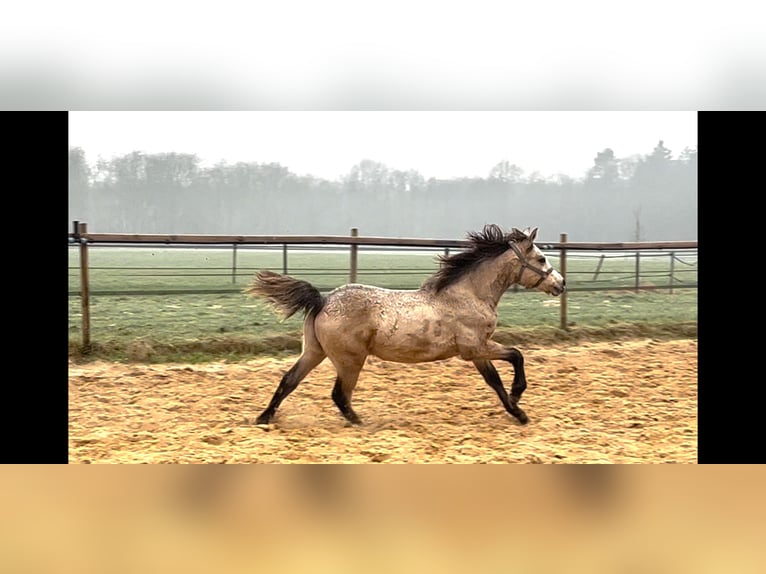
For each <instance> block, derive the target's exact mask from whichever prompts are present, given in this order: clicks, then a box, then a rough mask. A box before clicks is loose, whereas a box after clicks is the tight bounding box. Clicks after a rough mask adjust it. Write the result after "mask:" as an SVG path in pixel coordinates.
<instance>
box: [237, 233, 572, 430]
mask: <svg viewBox="0 0 766 574" xmlns="http://www.w3.org/2000/svg"><path fill="white" fill-rule="evenodd" d="M536 236H537V228H535V229H532V230H531V231H530V230H529V229H527V230H526V231H520V230H518V229H516V228H514V229H513V230H512V231H511V233H507V234H506V233H504V232H503V231H502V229H501V228H500V227H498V226H497V225H493V224H490V225H485V226H484V229H483V230H482V231H480V232H471V233H469V234H468V240H469V242H470V246H469V248H468V249H466V250H465V251H462V252H459V253H456V254H454V255H451V256H448V257H441V258H440V260H441V265H440V268H439V270H438V271H437V272H436V273H435V274H434V275H433V276H432V277H430V278H428V279H427V280H426V281H425V282H424V283H423V285H422V286H421V287H420V288H419V289H416V290H391V289H382V288H379V287H371V286H368V285H357V284H351V285H344V286H342V287H338V288H337V289H335V290H334V291H331V292H330V293H328V294H327V296H323V295H322V294H321V293H320V292H319V291H318V290H317V289H316V288H315V287H314V286H313V285H311V284H310V283H308V282H306V281H301V280H299V279H294V278H292V277H288V276H286V275H280V274H278V273H273V272H271V271H260V272H259V273H257V274H256V277H255V280H254V281H253V283H252V285H250V286H249V287H247V288H246V289H245V293H247V294H249V295H254V296H258V297H264V298H265V299H266V300H268V301H269V302H271V303H272V304H273V305H274V306H275V307H276V308H277V310H278V311H280V312H281V313H282V314H283V315H284V317H285V318H287V317H290V316H292V315H293V314H295V313H296V312H298V311H303V312H304V313H305V316H306V318H305V322H304V324H303V353H302V354H301V356H300V358H299V359H298V361H297V362H296V363H295V364H294V365H293V366H292V368H291V369H290V370H289V371H287V373H285V375H284V377H283V378H282V381H281V382H280V383H279V387H278V388H277V390H276V392H275V393H274V396H273V398H272V399H271V402H270V403H269V405H268V407H266V409H265V410H264V411H263V412H262V413H261V414H260V415H259V416H258V418H257V419H256V423H257V424H266V423H269V422H271V420H272V419H273V418H274V415H275V413H276V411H277V409H278V408H279V405H280V404H281V403H282V401H283V400H284V399H285V397H287V396H288V395H289V394H290V393H291V392H293V391H294V390H295V388H296V387H297V386H298V383H300V382H301V381H302V380H303V378H304V377H305V376H306V375H307V374H308V373H309V372H310V371H311V370H312V369H313V368H314V367H316V366H317V365H319V363H321V362H322V361H323V360H324V359H325V358H326V357H329V359H330V361H331V362H332V364H333V366H334V367H335V370H336V371H337V378H336V379H335V387H334V388H333V390H332V398H333V401H334V402H335V404H336V405H337V406H338V409H340V412H341V414H343V416H344V417H345V418H346V419H347V420H348V421H350V422H351V423H353V424H359V423H360V422H361V420H360V419H359V416H358V415H357V414H356V413H355V412H354V409H352V408H351V395H352V393H353V392H354V387H355V386H356V382H357V379H358V378H359V372H360V371H361V370H362V367H363V366H364V362H365V360H366V358H367V356H368V355H374V356H376V357H379V358H381V359H383V360H385V361H395V362H399V363H422V362H429V361H438V360H441V359H447V358H450V357H455V356H457V357H460V358H461V359H463V360H466V361H472V362H473V364H474V365H475V366H476V369H477V370H478V371H479V373H481V375H482V376H483V377H484V380H485V381H486V382H487V384H489V386H490V387H492V388H493V389H494V391H495V392H496V393H497V395H498V396H499V397H500V401H501V402H502V403H503V406H504V407H505V409H506V410H507V411H508V412H509V413H510V414H512V415H513V416H514V417H516V418H517V419H518V420H519V421H520V422H521V423H522V424H526V423H527V421H528V417H527V415H526V413H525V412H524V411H523V410H521V408H519V404H518V403H519V400H520V399H521V395H522V393H523V392H524V390H525V389H526V388H527V381H526V376H525V374H524V357H523V356H522V354H521V352H520V351H519V350H518V349H516V348H514V347H505V346H503V345H501V344H500V343H497V342H495V341H493V340H492V339H491V337H492V334H493V333H494V331H495V327H496V325H497V303H498V301H499V300H500V297H501V296H502V295H503V293H504V292H505V291H506V290H507V289H508V288H509V287H510V286H511V285H513V284H520V285H522V286H523V287H526V288H528V289H539V290H541V291H544V292H545V293H549V294H551V295H554V296H555V295H560V294H561V293H563V292H564V290H565V281H564V278H563V277H562V276H561V274H559V272H558V271H556V270H554V269H553V267H551V265H550V264H549V263H548V261H547V259H546V258H545V256H544V255H543V253H542V252H541V251H540V250H539V249H538V248H537V246H535V244H534V241H535V237H536ZM493 360H501V361H508V362H510V363H511V364H512V365H513V369H514V376H513V384H512V385H511V392H510V394H509V393H508V392H506V390H505V387H504V386H503V382H502V381H501V379H500V375H499V374H498V373H497V370H496V369H495V367H494V366H493V364H492V361H493Z"/></svg>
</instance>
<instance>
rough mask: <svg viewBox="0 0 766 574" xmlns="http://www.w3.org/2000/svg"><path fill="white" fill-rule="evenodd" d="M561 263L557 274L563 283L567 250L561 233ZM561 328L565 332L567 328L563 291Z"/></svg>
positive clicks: (565, 274) (565, 235)
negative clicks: (559, 274)
mask: <svg viewBox="0 0 766 574" xmlns="http://www.w3.org/2000/svg"><path fill="white" fill-rule="evenodd" d="M560 241H561V259H560V261H561V263H560V264H559V266H560V269H559V273H561V276H562V277H563V278H564V281H566V279H567V250H566V247H565V246H566V242H567V234H566V233H562V234H561V238H560ZM561 328H562V329H564V330H565V331H566V330H567V329H568V327H567V292H566V291H564V292H563V293H562V294H561Z"/></svg>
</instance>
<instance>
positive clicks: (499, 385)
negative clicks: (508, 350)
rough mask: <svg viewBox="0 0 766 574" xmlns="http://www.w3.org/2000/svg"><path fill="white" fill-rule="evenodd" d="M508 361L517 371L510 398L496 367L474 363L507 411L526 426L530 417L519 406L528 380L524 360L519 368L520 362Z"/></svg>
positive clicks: (483, 361)
mask: <svg viewBox="0 0 766 574" xmlns="http://www.w3.org/2000/svg"><path fill="white" fill-rule="evenodd" d="M512 350H513V351H516V352H517V353H518V351H517V350H516V349H512ZM518 356H519V357H521V353H518ZM508 360H509V361H511V362H512V363H513V365H514V370H515V373H514V376H513V385H512V386H511V395H510V396H509V395H508V393H507V392H506V390H505V387H504V386H503V381H502V379H500V375H499V374H498V372H497V369H495V366H494V365H493V364H492V362H491V361H488V360H477V361H473V364H474V365H475V366H476V368H477V369H478V371H479V372H480V373H481V376H482V377H484V380H485V381H486V382H487V384H488V385H489V386H490V387H492V388H493V389H494V391H495V392H496V393H497V396H498V397H500V401H501V402H502V403H503V406H504V407H505V410H507V411H508V412H509V413H511V414H512V415H513V416H515V417H516V418H517V419H519V422H520V423H521V424H526V423H527V422H528V421H529V417H527V414H526V413H525V412H524V411H523V410H521V409H520V408H519V405H518V404H517V403H518V402H519V398H520V397H521V393H523V392H524V389H525V388H526V378H525V377H524V363H523V359H521V363H520V365H519V366H517V365H518V362H515V363H514V362H513V360H511V359H510V358H509V359H508ZM514 360H516V359H514ZM522 385H523V388H522Z"/></svg>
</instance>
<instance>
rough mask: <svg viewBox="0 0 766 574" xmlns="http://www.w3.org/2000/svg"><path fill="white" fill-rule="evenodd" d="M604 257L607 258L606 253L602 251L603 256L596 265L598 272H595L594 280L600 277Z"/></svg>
mask: <svg viewBox="0 0 766 574" xmlns="http://www.w3.org/2000/svg"><path fill="white" fill-rule="evenodd" d="M604 258H606V255H604V254H603V253H602V254H601V258H600V259H599V260H598V265H596V272H595V273H594V274H593V281H595V280H596V279H598V274H599V273H600V272H601V265H603V264H604Z"/></svg>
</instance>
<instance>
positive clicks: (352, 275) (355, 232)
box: [348, 227, 359, 283]
mask: <svg viewBox="0 0 766 574" xmlns="http://www.w3.org/2000/svg"><path fill="white" fill-rule="evenodd" d="M351 237H359V229H358V228H356V227H352V228H351ZM358 248H359V246H358V245H357V244H356V243H352V244H351V261H350V264H349V266H350V270H349V274H348V282H349V283H356V269H357V252H358V250H359V249H358Z"/></svg>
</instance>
